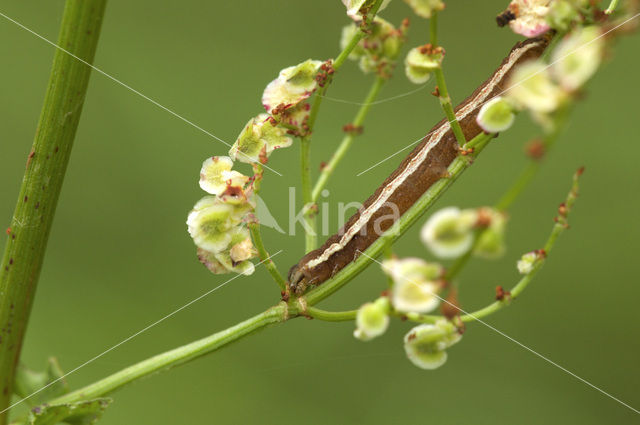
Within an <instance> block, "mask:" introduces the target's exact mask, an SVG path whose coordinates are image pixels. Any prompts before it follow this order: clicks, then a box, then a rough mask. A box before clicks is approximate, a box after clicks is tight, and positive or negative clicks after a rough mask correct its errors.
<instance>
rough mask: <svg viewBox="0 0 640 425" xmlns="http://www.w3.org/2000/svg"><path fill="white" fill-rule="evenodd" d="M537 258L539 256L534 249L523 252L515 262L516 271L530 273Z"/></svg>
mask: <svg viewBox="0 0 640 425" xmlns="http://www.w3.org/2000/svg"><path fill="white" fill-rule="evenodd" d="M539 258H540V255H539V254H538V253H537V252H535V251H533V252H528V253H526V254H524V255H523V256H522V258H520V260H518V264H517V266H518V271H519V272H520V273H521V274H529V273H531V272H532V271H533V268H534V267H535V265H536V262H537V261H538V259H539Z"/></svg>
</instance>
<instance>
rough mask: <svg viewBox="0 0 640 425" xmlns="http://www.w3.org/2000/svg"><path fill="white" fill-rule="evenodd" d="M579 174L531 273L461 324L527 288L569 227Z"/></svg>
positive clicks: (516, 295) (497, 306) (515, 296)
mask: <svg viewBox="0 0 640 425" xmlns="http://www.w3.org/2000/svg"><path fill="white" fill-rule="evenodd" d="M581 174H582V169H580V170H578V171H577V172H576V173H575V175H574V176H573V186H572V187H571V191H570V192H569V195H567V199H566V200H565V202H564V203H563V204H561V207H560V211H559V215H558V217H556V223H555V224H554V225H553V229H552V230H551V234H550V235H549V238H548V239H547V241H546V243H545V245H544V248H543V250H542V252H543V253H542V254H541V255H539V256H538V259H537V260H536V261H535V263H534V264H533V267H532V269H531V271H529V272H528V273H527V274H526V275H525V276H524V277H523V278H522V279H520V281H519V282H518V283H517V284H516V285H515V286H514V287H513V289H511V291H510V292H509V293H508V295H507V296H505V297H504V298H503V299H501V300H498V301H496V302H494V303H492V304H490V305H488V306H486V307H484V308H482V309H480V310H477V311H474V312H473V313H469V314H465V315H463V316H460V319H461V320H462V321H463V322H472V321H474V320H477V319H482V318H483V317H486V316H488V315H490V314H493V313H495V312H496V311H498V310H500V309H502V308H503V307H505V306H507V305H509V303H510V302H511V301H512V300H515V299H516V298H518V297H519V296H520V294H522V292H523V291H524V290H525V289H526V288H527V286H528V285H529V283H531V281H532V280H533V278H534V277H535V276H536V274H537V273H538V272H539V271H540V269H541V268H542V266H543V265H544V263H545V262H546V260H547V256H548V255H549V253H551V250H552V249H553V247H554V246H555V244H556V241H557V239H558V237H559V236H560V235H561V234H562V233H563V232H564V231H565V230H566V229H567V228H568V227H569V226H568V224H567V217H568V215H569V213H570V212H571V210H572V208H573V205H574V203H575V201H576V198H577V196H578V180H579V178H580V175H581Z"/></svg>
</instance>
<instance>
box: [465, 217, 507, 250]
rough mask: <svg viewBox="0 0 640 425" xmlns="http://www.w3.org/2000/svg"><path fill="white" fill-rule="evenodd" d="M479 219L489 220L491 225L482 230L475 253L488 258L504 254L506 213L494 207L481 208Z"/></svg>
mask: <svg viewBox="0 0 640 425" xmlns="http://www.w3.org/2000/svg"><path fill="white" fill-rule="evenodd" d="M478 216H479V217H483V218H479V219H478V221H479V222H480V221H482V220H483V219H484V220H489V226H488V227H487V228H486V229H485V231H484V232H482V235H481V236H480V239H478V241H477V243H476V246H475V249H474V251H473V254H474V255H476V256H478V257H482V258H486V259H496V258H500V257H502V256H503V255H504V252H505V250H506V248H505V241H504V239H505V228H506V222H507V220H506V218H505V216H504V214H502V213H500V212H499V211H497V210H494V209H492V208H481V209H480V210H479V212H478Z"/></svg>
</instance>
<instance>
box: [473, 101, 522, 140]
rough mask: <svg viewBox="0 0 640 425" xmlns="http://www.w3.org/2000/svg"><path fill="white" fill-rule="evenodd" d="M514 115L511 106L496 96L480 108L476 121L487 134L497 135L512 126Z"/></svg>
mask: <svg viewBox="0 0 640 425" xmlns="http://www.w3.org/2000/svg"><path fill="white" fill-rule="evenodd" d="M514 120H515V114H514V113H513V107H512V105H511V104H510V103H509V102H508V101H507V100H506V99H504V98H503V97H500V96H497V97H494V98H493V99H491V100H489V101H488V102H486V103H485V104H484V105H482V108H480V112H479V113H478V117H477V118H476V121H477V123H478V125H479V126H480V128H482V129H483V130H484V131H486V132H487V133H499V132H501V131H505V130H507V129H508V128H509V127H511V125H512V124H513V121H514Z"/></svg>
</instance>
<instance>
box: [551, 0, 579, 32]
mask: <svg viewBox="0 0 640 425" xmlns="http://www.w3.org/2000/svg"><path fill="white" fill-rule="evenodd" d="M586 2H587V0H554V1H553V2H552V3H551V5H550V6H549V13H548V14H547V22H548V23H549V25H550V26H551V28H553V29H556V30H559V31H567V30H568V29H569V28H570V27H571V25H572V24H573V23H575V22H578V21H580V19H581V16H580V11H579V8H581V7H584V6H585V5H586Z"/></svg>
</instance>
